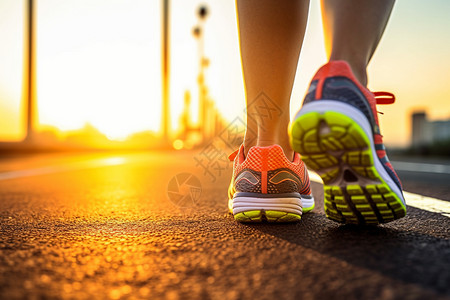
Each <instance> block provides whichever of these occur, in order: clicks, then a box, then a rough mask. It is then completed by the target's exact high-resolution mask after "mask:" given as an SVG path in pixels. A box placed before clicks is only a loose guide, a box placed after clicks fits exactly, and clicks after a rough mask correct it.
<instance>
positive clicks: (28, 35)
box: [23, 0, 36, 141]
mask: <svg viewBox="0 0 450 300" xmlns="http://www.w3.org/2000/svg"><path fill="white" fill-rule="evenodd" d="M33 2H34V0H27V2H26V5H27V7H26V17H25V18H26V20H25V45H24V46H25V47H24V52H25V53H24V57H25V59H24V65H25V66H24V76H23V97H24V98H25V102H26V138H25V139H26V140H27V141H31V140H32V138H33V133H34V116H35V112H34V105H35V95H36V94H35V88H36V81H35V80H36V74H35V72H36V66H35V53H34V52H35V44H34V43H35V31H34V22H35V20H34V13H35V7H34V3H33Z"/></svg>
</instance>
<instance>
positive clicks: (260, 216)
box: [234, 210, 302, 223]
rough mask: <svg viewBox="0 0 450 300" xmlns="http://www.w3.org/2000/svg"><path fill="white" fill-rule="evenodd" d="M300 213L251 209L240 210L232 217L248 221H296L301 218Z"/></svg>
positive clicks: (244, 221)
mask: <svg viewBox="0 0 450 300" xmlns="http://www.w3.org/2000/svg"><path fill="white" fill-rule="evenodd" d="M301 218H302V217H301V215H298V214H294V213H289V212H284V211H274V210H251V211H246V212H240V213H237V214H235V215H234V219H235V220H236V221H238V222H243V223H250V222H257V223H260V222H266V221H267V222H271V223H272V222H280V223H281V222H283V223H285V222H298V221H300V219H301Z"/></svg>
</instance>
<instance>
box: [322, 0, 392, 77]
mask: <svg viewBox="0 0 450 300" xmlns="http://www.w3.org/2000/svg"><path fill="white" fill-rule="evenodd" d="M393 6H394V0H339V1H337V0H322V17H323V27H324V33H325V47H326V50H327V55H328V59H329V60H345V61H347V62H348V63H349V64H350V66H351V68H352V71H353V73H354V74H355V76H356V78H357V79H358V80H359V81H360V83H361V84H362V85H367V71H366V69H367V65H368V63H369V61H370V59H371V58H372V55H373V53H374V52H375V49H376V48H377V46H378V42H379V41H380V38H381V36H382V34H383V31H384V29H385V27H386V24H387V22H388V20H389V16H390V14H391V11H392V7H393Z"/></svg>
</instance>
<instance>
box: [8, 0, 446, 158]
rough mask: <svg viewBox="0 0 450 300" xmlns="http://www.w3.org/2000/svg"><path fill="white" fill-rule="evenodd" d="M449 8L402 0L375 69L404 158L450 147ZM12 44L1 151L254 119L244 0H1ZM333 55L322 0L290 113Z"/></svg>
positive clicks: (215, 130)
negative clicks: (243, 46) (245, 72)
mask: <svg viewBox="0 0 450 300" xmlns="http://www.w3.org/2000/svg"><path fill="white" fill-rule="evenodd" d="M449 11H450V2H449V1H445V0H434V1H419V0H408V1H406V0H401V1H397V3H396V5H395V7H394V10H393V13H392V16H391V19H390V22H389V24H388V26H387V29H386V32H385V34H384V37H383V39H382V40H381V43H380V45H379V47H378V49H377V51H376V53H375V56H374V58H373V60H372V62H371V64H370V67H369V87H370V88H371V89H372V90H374V91H378V90H385V91H390V92H392V93H394V94H395V95H396V98H397V101H396V103H395V104H394V105H390V106H382V107H379V110H381V111H382V112H384V115H382V116H380V117H381V125H382V129H383V135H384V138H385V142H386V144H387V146H388V147H389V148H391V149H395V150H397V151H400V152H401V153H405V154H424V155H447V156H448V155H450V104H449V97H450V82H449V78H450V58H449V55H448V54H449V53H450V18H448V12H449ZM0 45H1V46H0V151H1V150H3V151H19V150H27V151H28V150H30V151H36V150H73V149H150V148H167V147H169V148H175V149H191V148H195V147H199V146H202V145H205V144H207V143H209V142H210V141H211V140H212V139H214V138H215V137H216V136H218V135H220V133H221V132H222V131H223V130H225V129H226V128H227V126H229V124H230V123H233V122H234V120H236V118H238V119H239V120H241V119H243V118H244V109H245V107H244V103H245V101H244V85H243V80H242V72H241V65H240V57H239V43H238V30H237V21H236V11H235V3H234V1H223V0H209V1H197V0H170V1H169V0H158V1H157V0H134V1H125V0H96V1H90V0H64V1H61V0H1V1H0ZM325 62H326V57H325V49H324V46H323V33H322V27H321V16H320V5H319V1H311V6H310V12H309V23H308V27H307V33H306V37H305V41H304V46H303V50H302V54H301V56H300V61H299V65H298V70H297V77H296V80H295V85H294V89H293V92H292V99H291V100H292V101H291V115H294V114H295V112H296V111H297V110H298V109H299V107H300V105H301V102H302V99H303V96H304V93H305V91H306V88H307V86H308V84H309V81H310V79H311V77H312V76H313V74H314V73H315V72H316V70H317V69H318V68H319V67H320V66H321V65H322V64H324V63H325ZM240 126H242V124H240Z"/></svg>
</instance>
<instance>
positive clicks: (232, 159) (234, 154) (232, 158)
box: [228, 148, 239, 161]
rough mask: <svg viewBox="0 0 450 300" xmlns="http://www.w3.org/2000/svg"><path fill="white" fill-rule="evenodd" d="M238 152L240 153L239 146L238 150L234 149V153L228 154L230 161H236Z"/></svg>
mask: <svg viewBox="0 0 450 300" xmlns="http://www.w3.org/2000/svg"><path fill="white" fill-rule="evenodd" d="M238 153H239V148H238V149H237V150H236V151H234V152H233V153H231V154H230V155H228V159H229V160H230V161H234V159H235V158H236V156H237V155H238Z"/></svg>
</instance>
